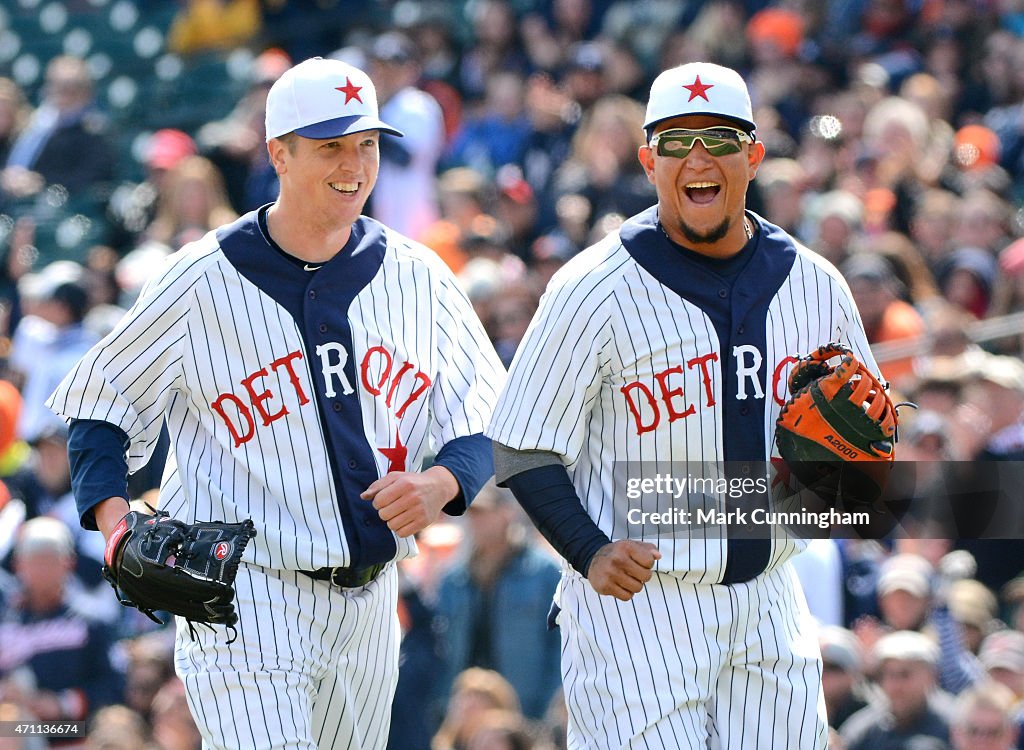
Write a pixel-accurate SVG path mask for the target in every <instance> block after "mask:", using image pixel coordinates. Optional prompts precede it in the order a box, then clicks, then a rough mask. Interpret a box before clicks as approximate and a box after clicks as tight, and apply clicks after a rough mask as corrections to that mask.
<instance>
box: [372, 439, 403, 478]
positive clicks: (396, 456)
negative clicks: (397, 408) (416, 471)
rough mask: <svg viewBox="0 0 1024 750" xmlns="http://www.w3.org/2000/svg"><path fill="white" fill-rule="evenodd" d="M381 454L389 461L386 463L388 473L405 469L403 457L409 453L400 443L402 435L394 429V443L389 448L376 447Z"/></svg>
mask: <svg viewBox="0 0 1024 750" xmlns="http://www.w3.org/2000/svg"><path fill="white" fill-rule="evenodd" d="M377 450H379V451H380V452H381V455H383V456H384V458H386V459H387V460H388V461H390V462H391V463H389V464H388V473H389V474H390V473H391V472H392V471H405V459H406V458H407V457H408V455H409V449H408V448H406V447H405V446H404V445H402V436H401V435H400V434H398V431H397V430H395V444H394V446H393V447H391V448H378V449H377Z"/></svg>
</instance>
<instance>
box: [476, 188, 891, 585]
mask: <svg viewBox="0 0 1024 750" xmlns="http://www.w3.org/2000/svg"><path fill="white" fill-rule="evenodd" d="M749 215H750V216H751V218H752V219H755V220H756V223H757V226H758V233H757V234H756V235H755V238H754V239H753V240H751V242H752V243H754V246H753V248H752V251H751V252H750V253H749V259H748V260H747V261H746V262H745V265H744V266H743V267H742V270H740V271H739V273H738V275H736V276H735V278H734V279H729V278H727V277H724V276H721V275H719V274H718V273H716V272H715V271H714V269H713V266H710V265H709V264H708V263H707V262H706V261H704V260H698V259H696V258H695V257H694V256H693V254H691V253H689V251H682V250H680V249H679V248H678V247H676V246H675V245H673V244H672V243H671V242H670V241H669V240H668V238H667V236H666V235H665V234H664V233H663V232H662V231H661V230H660V229H659V227H658V224H657V209H656V207H654V208H651V209H649V210H648V211H645V212H643V213H641V214H639V215H638V216H636V217H634V218H632V219H630V220H628V221H627V222H625V223H624V224H623V226H622V227H621V228H620V231H619V232H617V233H614V234H612V235H610V236H608V237H607V238H605V239H604V240H603V241H601V242H599V243H597V244H596V245H594V246H593V247H590V248H588V249H587V250H585V251H583V252H582V253H581V254H580V255H578V256H577V257H575V258H574V259H572V260H571V261H570V262H569V263H568V264H566V266H564V267H563V268H562V269H561V270H560V271H559V272H558V273H557V274H556V275H555V276H554V277H553V278H552V280H551V282H550V284H549V286H548V289H547V291H546V293H545V295H544V297H543V298H542V300H541V303H540V307H539V309H538V311H537V314H536V316H535V317H534V319H533V322H532V323H531V325H530V328H529V330H528V331H527V334H526V336H525V339H524V341H523V343H522V344H521V346H520V348H519V350H518V352H517V353H516V357H515V359H514V360H513V362H512V366H511V368H510V370H509V378H508V382H507V384H506V388H505V390H504V392H503V393H502V395H501V397H500V398H499V401H498V406H497V408H496V410H495V414H494V418H493V420H492V421H491V424H490V426H489V427H488V430H487V434H488V435H489V436H490V437H491V438H493V439H494V440H495V441H497V442H499V443H502V444H504V445H507V446H509V447H511V448H515V449H518V450H544V451H553V452H555V453H557V454H559V455H560V456H561V457H562V459H563V461H564V462H565V463H566V465H567V467H568V469H569V473H570V476H571V478H572V480H573V484H574V485H575V488H576V490H577V492H578V494H579V495H580V497H581V499H582V501H583V503H584V505H585V507H586V510H587V512H588V514H589V515H590V516H591V518H593V519H594V521H595V522H596V523H597V524H598V526H599V527H600V528H601V530H602V531H603V532H604V533H605V534H607V535H608V536H609V538H611V539H613V540H616V539H624V538H631V539H642V540H644V541H650V542H653V543H655V544H657V545H658V546H659V548H660V549H661V552H662V555H663V557H662V559H661V560H660V561H659V562H658V563H657V567H656V569H658V570H662V571H672V572H674V573H676V574H677V575H680V576H681V577H683V578H685V579H687V580H691V581H693V582H701V583H716V582H719V581H721V580H722V576H723V574H724V572H725V567H726V564H727V562H728V561H727V559H726V550H727V540H726V539H725V538H724V536H722V535H720V534H719V535H717V536H715V535H712V536H708V534H707V532H706V530H705V529H704V528H703V527H693V528H691V529H689V530H684V531H682V532H678V531H677V532H675V533H673V534H672V535H668V536H666V535H665V534H658V533H656V532H654V531H653V530H652V529H650V528H649V527H646V526H643V527H637V526H632V525H629V524H627V523H626V522H625V516H626V509H627V507H629V505H630V501H629V500H628V499H627V498H625V497H623V496H622V495H623V487H622V486H621V481H620V480H621V476H620V475H619V474H618V473H617V472H618V469H617V468H616V467H617V466H618V467H619V468H621V467H622V466H623V465H624V464H625V463H626V462H628V463H629V464H630V465H631V466H639V465H642V466H645V467H648V466H654V465H657V466H659V467H665V468H670V467H672V466H674V467H675V468H676V469H677V470H678V468H679V466H680V465H681V462H685V461H689V462H701V463H707V464H719V463H720V462H725V461H729V462H732V461H759V462H766V461H768V460H769V459H770V457H771V453H772V449H773V447H774V435H775V420H776V418H777V417H778V414H779V410H780V408H781V406H782V404H783V403H784V402H785V400H786V399H787V398H788V393H787V392H786V382H787V378H788V375H789V371H790V369H791V366H792V363H793V362H794V361H795V359H796V358H797V357H799V356H803V355H805V354H807V353H808V352H810V351H811V350H813V349H815V348H817V347H818V346H820V345H821V344H824V343H828V342H830V341H841V342H844V343H847V344H848V345H849V346H850V347H851V348H852V349H853V350H854V351H855V352H856V354H857V356H858V357H861V358H862V361H864V362H865V363H866V365H867V366H868V367H870V368H871V369H872V370H873V371H875V372H877V369H878V368H877V366H876V365H875V362H874V359H873V358H872V356H871V352H870V349H869V348H868V343H867V339H866V336H865V334H864V330H863V324H862V323H861V320H860V315H859V313H858V312H857V309H856V306H855V304H854V302H853V299H852V296H851V294H850V290H849V288H848V286H847V284H846V282H845V281H844V280H843V279H842V277H841V276H840V275H839V273H838V271H837V270H836V269H835V268H834V267H833V266H832V265H831V264H830V263H828V262H827V261H826V260H825V259H823V258H822V257H821V256H819V255H817V254H816V253H814V252H813V251H811V250H809V249H807V248H806V247H803V246H801V245H799V244H798V243H796V241H795V240H793V239H792V238H791V237H790V236H789V235H787V234H786V233H785V232H783V231H782V230H781V229H779V228H778V227H776V226H774V225H772V224H770V223H768V222H767V221H765V220H764V219H761V218H760V217H757V216H756V215H754V214H749ZM748 247H749V245H748ZM673 462H674V463H673ZM613 475H614V476H613ZM617 485H618V486H617ZM616 486H617V488H616ZM682 502H684V503H685V499H684V500H683V501H682ZM634 505H635V503H634ZM661 510H665V508H661ZM695 542H696V543H695ZM771 545H772V546H771V548H770V551H769V552H768V558H767V559H766V561H765V562H766V563H767V566H766V567H767V568H772V567H774V566H776V565H778V564H779V563H780V562H781V561H783V560H785V559H788V558H789V557H790V556H791V555H793V554H795V553H796V552H797V551H799V548H800V547H802V543H801V542H799V541H796V542H794V541H790V540H784V539H782V540H772V543H771Z"/></svg>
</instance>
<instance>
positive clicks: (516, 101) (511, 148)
mask: <svg viewBox="0 0 1024 750" xmlns="http://www.w3.org/2000/svg"><path fill="white" fill-rule="evenodd" d="M495 1H496V0H485V3H490V4H493V3H495ZM481 4H483V3H481ZM525 105H526V102H525V83H524V81H523V79H522V77H521V76H519V75H518V74H516V73H513V72H499V73H495V74H494V75H493V76H491V77H490V78H488V79H487V88H486V97H485V99H484V102H483V104H482V106H481V108H480V110H479V112H477V113H475V114H470V115H468V116H467V117H466V119H465V120H464V121H463V123H462V127H461V129H460V130H459V132H458V133H457V134H456V135H455V138H454V140H453V141H452V143H451V145H450V146H449V150H448V155H447V156H446V158H445V160H444V161H445V163H446V165H447V166H451V167H460V166H465V167H470V168H471V169H475V170H476V171H478V172H480V173H481V174H483V175H486V176H487V177H491V176H493V175H494V173H495V172H496V171H497V170H498V168H500V167H502V166H504V165H505V164H520V163H521V162H522V159H523V154H524V153H525V151H526V144H527V141H528V139H529V136H530V130H531V128H530V121H529V119H527V117H526V108H525Z"/></svg>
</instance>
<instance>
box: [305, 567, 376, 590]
mask: <svg viewBox="0 0 1024 750" xmlns="http://www.w3.org/2000/svg"><path fill="white" fill-rule="evenodd" d="M386 567H387V563H377V564H376V565H370V566H369V567H366V568H319V569H318V570H300V571H299V572H300V573H302V574H303V575H306V576H309V577H310V578H312V579H313V580H314V581H330V582H331V583H333V584H334V585H335V586H338V587H340V588H343V589H357V588H359V587H360V586H365V585H367V584H368V583H370V582H371V581H373V579H374V578H376V577H377V576H378V575H380V572H381V571H382V570H384V568H386Z"/></svg>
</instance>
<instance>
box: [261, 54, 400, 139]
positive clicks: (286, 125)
mask: <svg viewBox="0 0 1024 750" xmlns="http://www.w3.org/2000/svg"><path fill="white" fill-rule="evenodd" d="M364 130H383V131H385V132H387V133H391V134H393V135H399V136H400V135H403V133H402V131H400V130H398V129H397V128H393V127H392V126H390V125H388V124H387V123H385V122H382V121H381V119H380V115H379V113H378V111H377V91H376V89H375V88H374V87H373V81H371V80H370V76H368V75H367V74H366V73H364V72H363V71H361V70H360V69H359V68H357V67H355V66H353V65H349V64H348V63H346V62H342V61H341V60H328V59H325V58H322V57H313V58H310V59H309V60H306V61H304V62H301V63H299V64H298V65H296V66H295V67H293V68H290V69H289V70H287V71H285V73H284V75H282V76H281V77H280V78H278V79H277V81H275V82H274V85H273V86H271V88H270V93H268V94H267V140H268V141H269V140H270V139H271V138H278V137H280V136H282V135H285V134H286V133H292V132H294V133H298V134H299V135H301V136H304V137H306V138H316V139H320V140H323V139H325V138H338V137H340V136H343V135H349V134H350V133H360V132H362V131H364Z"/></svg>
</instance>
